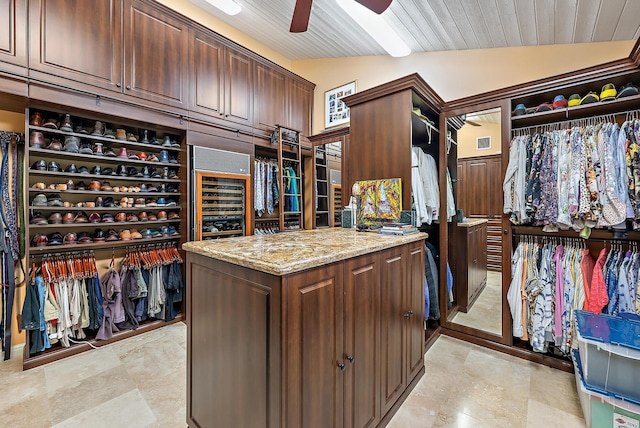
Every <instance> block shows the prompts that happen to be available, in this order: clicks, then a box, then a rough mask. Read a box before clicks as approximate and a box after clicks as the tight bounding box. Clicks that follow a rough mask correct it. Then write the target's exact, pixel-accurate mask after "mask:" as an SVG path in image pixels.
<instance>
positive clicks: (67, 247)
mask: <svg viewBox="0 0 640 428" xmlns="http://www.w3.org/2000/svg"><path fill="white" fill-rule="evenodd" d="M111 224H113V223H111ZM58 226H59V225H58ZM94 227H95V226H94ZM181 238H182V235H169V236H157V237H155V238H141V239H128V240H126V241H123V240H121V239H120V240H118V241H104V242H88V243H86V244H81V243H77V244H53V245H45V246H42V247H34V246H31V247H29V251H30V252H31V255H38V254H39V253H43V252H45V253H48V254H51V253H55V252H65V251H73V250H93V249H102V248H119V247H127V246H134V245H146V244H150V243H154V242H168V241H179V240H180V239H181Z"/></svg>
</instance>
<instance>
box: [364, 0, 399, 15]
mask: <svg viewBox="0 0 640 428" xmlns="http://www.w3.org/2000/svg"><path fill="white" fill-rule="evenodd" d="M356 1H357V2H358V3H360V4H361V5H363V6H364V7H366V8H367V9H370V10H372V11H374V12H375V13H377V14H378V15H380V14H381V13H382V12H384V11H385V10H387V8H388V7H389V6H390V5H391V2H392V1H393V0H356Z"/></svg>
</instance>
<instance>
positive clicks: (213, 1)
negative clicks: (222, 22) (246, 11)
mask: <svg viewBox="0 0 640 428" xmlns="http://www.w3.org/2000/svg"><path fill="white" fill-rule="evenodd" d="M205 1H206V2H207V3H209V4H210V5H211V6H214V7H217V8H218V9H220V10H221V11H223V12H224V13H226V14H227V15H237V14H239V13H240V11H241V10H242V7H240V5H239V4H238V3H236V2H235V1H233V0H205Z"/></svg>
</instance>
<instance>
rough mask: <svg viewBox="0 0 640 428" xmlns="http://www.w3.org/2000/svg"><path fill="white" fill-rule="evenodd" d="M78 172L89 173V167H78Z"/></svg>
mask: <svg viewBox="0 0 640 428" xmlns="http://www.w3.org/2000/svg"><path fill="white" fill-rule="evenodd" d="M78 174H89V168H87V167H86V166H84V165H82V166H81V167H80V168H78Z"/></svg>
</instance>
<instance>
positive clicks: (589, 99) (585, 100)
mask: <svg viewBox="0 0 640 428" xmlns="http://www.w3.org/2000/svg"><path fill="white" fill-rule="evenodd" d="M598 101H600V97H598V95H597V94H596V93H595V92H593V91H591V92H589V93H588V94H587V95H585V96H584V97H582V98H581V99H580V105H585V104H593V103H597V102H598Z"/></svg>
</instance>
